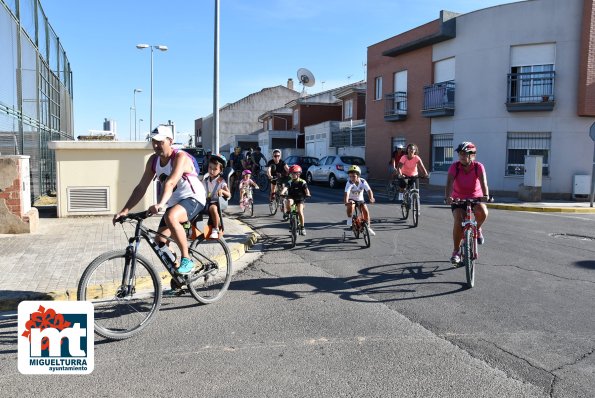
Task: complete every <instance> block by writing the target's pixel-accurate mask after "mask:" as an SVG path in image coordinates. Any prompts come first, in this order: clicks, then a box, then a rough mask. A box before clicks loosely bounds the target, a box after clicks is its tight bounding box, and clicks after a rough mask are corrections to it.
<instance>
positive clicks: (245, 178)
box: [239, 170, 258, 210]
mask: <svg viewBox="0 0 595 398" xmlns="http://www.w3.org/2000/svg"><path fill="white" fill-rule="evenodd" d="M251 177H252V172H251V171H250V170H244V171H242V179H241V181H240V187H239V188H240V209H242V210H244V207H245V203H244V201H245V200H246V199H252V192H251V191H250V187H254V188H256V189H258V184H256V183H255V182H254V181H252V178H251Z"/></svg>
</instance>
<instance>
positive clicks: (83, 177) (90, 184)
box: [48, 141, 155, 217]
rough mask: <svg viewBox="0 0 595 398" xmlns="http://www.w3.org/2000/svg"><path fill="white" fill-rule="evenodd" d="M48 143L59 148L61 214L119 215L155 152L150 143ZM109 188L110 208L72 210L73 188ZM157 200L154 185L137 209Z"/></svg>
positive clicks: (57, 162) (58, 169)
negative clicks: (70, 205) (70, 200)
mask: <svg viewBox="0 0 595 398" xmlns="http://www.w3.org/2000/svg"><path fill="white" fill-rule="evenodd" d="M48 146H49V148H50V149H53V150H55V151H56V174H57V189H56V190H57V195H58V217H68V216H80V215H109V214H115V213H116V212H118V211H119V210H120V209H121V208H122V207H123V206H124V204H125V203H126V200H127V199H128V198H129V197H130V194H131V193H132V190H133V189H134V187H135V186H136V184H138V182H139V180H140V178H141V176H142V174H143V172H144V170H145V165H146V163H147V161H148V159H149V157H150V156H151V154H153V153H154V152H153V149H152V147H151V144H150V143H147V142H119V141H112V142H95V141H86V142H84V141H53V142H50V143H49V145H48ZM106 187H107V188H108V190H109V195H108V202H109V203H108V208H107V209H105V210H77V211H73V210H70V211H69V210H68V205H69V203H68V201H69V196H68V190H69V189H71V190H72V189H87V188H92V189H99V190H103V189H104V188H106ZM90 200H91V201H92V200H93V198H90ZM154 203H155V187H154V184H151V185H150V186H149V188H148V189H147V193H146V194H145V196H144V198H143V199H142V200H141V201H140V203H139V204H138V205H137V206H136V207H135V208H134V209H133V211H140V210H143V209H147V208H148V207H149V206H150V205H152V204H154ZM83 207H84V206H83ZM89 207H93V206H89Z"/></svg>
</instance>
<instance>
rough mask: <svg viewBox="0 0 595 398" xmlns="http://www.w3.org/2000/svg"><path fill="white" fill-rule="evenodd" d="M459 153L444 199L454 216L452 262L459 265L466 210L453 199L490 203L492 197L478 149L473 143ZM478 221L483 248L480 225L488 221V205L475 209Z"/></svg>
mask: <svg viewBox="0 0 595 398" xmlns="http://www.w3.org/2000/svg"><path fill="white" fill-rule="evenodd" d="M455 151H456V152H458V153H459V160H458V161H457V162H454V163H453V164H452V165H451V166H450V167H449V169H448V178H447V179H446V188H445V192H444V193H445V194H444V196H445V199H446V204H449V205H451V206H450V207H451V210H452V215H453V220H454V224H453V228H452V241H453V252H452V256H451V258H450V261H451V262H452V264H453V265H455V266H456V265H457V264H458V263H459V262H460V261H461V259H460V258H459V245H460V243H461V239H462V238H463V227H462V225H463V219H464V218H465V211H466V206H465V204H464V203H454V202H453V199H478V198H482V199H485V200H487V199H488V198H489V196H490V191H489V189H488V179H487V177H486V172H485V168H484V167H483V164H481V163H479V162H477V161H476V160H475V156H476V154H477V148H476V147H475V145H474V144H473V143H472V142H468V141H465V142H461V143H460V144H459V146H458V147H457V149H455ZM473 213H475V220H476V221H477V230H478V236H477V243H478V244H480V245H482V244H483V243H484V241H485V239H484V238H483V232H482V230H481V225H482V224H483V223H484V222H485V220H486V218H487V217H488V208H487V207H486V205H485V203H477V204H476V205H475V206H473Z"/></svg>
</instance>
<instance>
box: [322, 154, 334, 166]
mask: <svg viewBox="0 0 595 398" xmlns="http://www.w3.org/2000/svg"><path fill="white" fill-rule="evenodd" d="M334 161H335V157H334V156H329V157H327V158H326V162H325V163H324V164H325V165H329V164H333V162H334Z"/></svg>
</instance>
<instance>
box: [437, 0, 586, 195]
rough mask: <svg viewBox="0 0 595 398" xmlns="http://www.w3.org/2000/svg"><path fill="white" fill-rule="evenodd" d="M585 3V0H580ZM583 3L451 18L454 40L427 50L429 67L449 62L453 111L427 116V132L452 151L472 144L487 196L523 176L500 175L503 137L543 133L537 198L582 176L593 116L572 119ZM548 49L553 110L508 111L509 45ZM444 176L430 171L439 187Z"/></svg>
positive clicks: (545, 3) (538, 4)
mask: <svg viewBox="0 0 595 398" xmlns="http://www.w3.org/2000/svg"><path fill="white" fill-rule="evenodd" d="M588 1H590V0H588ZM582 8H583V0H565V1H558V0H534V1H525V2H519V3H511V4H505V5H501V6H496V7H491V8H487V9H483V10H479V11H475V12H472V13H469V14H464V15H461V16H459V17H457V36H456V38H455V39H453V40H449V41H445V42H443V43H440V44H436V45H434V47H433V54H432V58H433V61H434V62H436V61H439V60H442V59H445V58H449V57H453V56H454V57H455V75H456V76H455V80H456V104H455V106H456V109H455V115H454V116H453V117H446V118H433V119H432V123H431V132H432V134H444V133H453V134H454V138H453V145H454V146H456V145H457V144H458V143H459V142H461V141H473V142H474V143H475V144H476V145H477V146H478V160H479V161H481V162H482V163H484V164H485V165H486V168H487V172H488V182H489V184H490V188H491V189H494V190H505V191H517V189H518V186H519V184H521V183H522V182H523V176H506V175H505V171H506V138H507V132H551V152H550V154H551V156H550V159H549V165H550V168H549V170H550V175H549V176H544V178H543V187H542V191H543V192H544V193H548V192H549V193H563V194H567V193H570V192H571V191H572V181H573V175H574V174H590V170H591V159H592V153H593V143H592V141H591V140H590V138H589V136H588V131H589V126H590V125H591V124H592V123H593V122H594V121H595V118H584V117H579V116H577V88H578V87H577V84H578V71H579V60H580V54H579V49H580V33H581V26H580V21H581V17H582ZM539 43H555V46H556V57H555V66H554V68H555V70H556V80H555V89H554V95H555V101H556V104H555V107H554V110H553V111H551V112H543V111H542V112H508V111H507V110H506V106H505V103H506V98H507V84H506V78H507V74H508V73H510V53H511V46H513V45H523V44H539ZM445 179H446V175H445V172H434V173H433V174H432V181H431V183H432V184H438V185H442V184H444V182H445Z"/></svg>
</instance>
